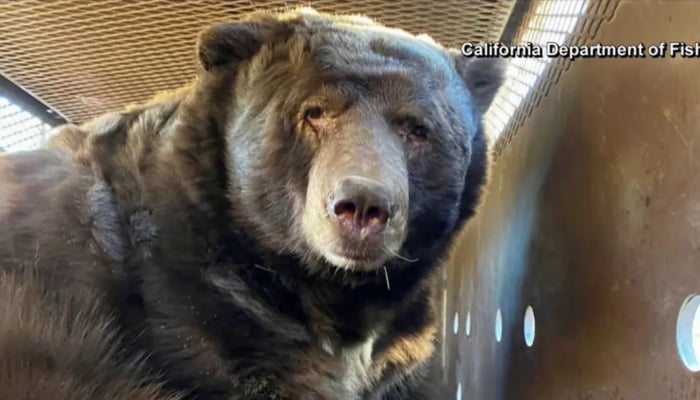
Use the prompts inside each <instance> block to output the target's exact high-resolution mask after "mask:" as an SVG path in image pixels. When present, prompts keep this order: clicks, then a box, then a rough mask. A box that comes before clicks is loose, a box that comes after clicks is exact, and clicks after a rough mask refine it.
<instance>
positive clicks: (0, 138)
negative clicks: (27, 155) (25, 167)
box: [0, 96, 51, 152]
mask: <svg viewBox="0 0 700 400" xmlns="http://www.w3.org/2000/svg"><path fill="white" fill-rule="evenodd" d="M50 129H51V126H49V125H47V124H45V123H44V122H42V121H41V120H40V119H39V118H37V117H35V116H34V115H32V114H30V113H28V112H27V111H25V110H23V109H21V108H20V107H18V106H17V105H16V104H13V103H12V102H10V100H8V99H7V98H5V97H2V96H0V152H2V151H23V150H32V149H35V148H37V147H39V145H40V144H41V141H42V140H43V139H44V135H45V134H46V133H47V132H48V131H49V130H50Z"/></svg>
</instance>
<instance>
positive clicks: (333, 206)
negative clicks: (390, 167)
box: [326, 176, 393, 242]
mask: <svg viewBox="0 0 700 400" xmlns="http://www.w3.org/2000/svg"><path fill="white" fill-rule="evenodd" d="M392 208H393V207H392V204H391V192H390V190H389V188H388V187H386V186H385V185H383V184H382V183H380V182H377V181H374V180H371V179H367V178H363V177H360V176H346V177H344V178H341V179H340V180H339V181H338V183H337V184H336V185H335V190H334V191H333V193H331V195H330V196H329V201H328V205H327V210H326V212H327V214H328V216H329V217H330V218H331V220H332V221H333V223H334V224H336V226H337V229H338V232H339V234H340V235H341V237H344V238H345V239H349V240H351V241H359V242H366V241H371V240H373V239H375V238H378V239H381V235H382V234H383V233H384V229H385V228H386V224H387V222H388V221H389V220H390V219H391V217H392V215H391V214H392Z"/></svg>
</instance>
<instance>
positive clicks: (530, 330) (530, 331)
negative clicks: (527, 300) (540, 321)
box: [523, 306, 535, 347]
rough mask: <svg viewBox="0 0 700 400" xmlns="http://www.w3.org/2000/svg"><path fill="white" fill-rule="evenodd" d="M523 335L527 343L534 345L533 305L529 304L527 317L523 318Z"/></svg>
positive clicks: (530, 345) (526, 312)
mask: <svg viewBox="0 0 700 400" xmlns="http://www.w3.org/2000/svg"><path fill="white" fill-rule="evenodd" d="M523 337H524V339H525V345H526V346H527V347H532V345H533V344H534V343H535V311H534V310H533V309H532V306H527V309H526V310H525V318H523Z"/></svg>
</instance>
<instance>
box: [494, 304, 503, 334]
mask: <svg viewBox="0 0 700 400" xmlns="http://www.w3.org/2000/svg"><path fill="white" fill-rule="evenodd" d="M493 331H494V332H493V333H494V336H496V341H497V342H500V341H501V338H502V337H503V317H502V316H501V309H500V308H499V309H498V311H497V312H496V323H495V324H494V329H493Z"/></svg>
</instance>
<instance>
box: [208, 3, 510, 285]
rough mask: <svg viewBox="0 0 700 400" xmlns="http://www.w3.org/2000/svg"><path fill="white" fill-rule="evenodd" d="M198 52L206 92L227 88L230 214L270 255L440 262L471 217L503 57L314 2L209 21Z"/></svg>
mask: <svg viewBox="0 0 700 400" xmlns="http://www.w3.org/2000/svg"><path fill="white" fill-rule="evenodd" d="M199 57H200V60H201V64H202V67H203V68H202V72H201V74H200V82H202V83H201V84H200V88H202V89H200V90H201V91H202V92H204V93H206V90H207V89H206V88H207V87H211V88H216V90H218V91H219V92H220V87H221V85H222V82H226V83H225V84H224V86H227V85H228V86H227V87H230V88H231V92H230V95H229V96H227V97H226V98H225V99H223V100H221V102H222V103H223V104H226V106H224V107H225V108H226V109H227V110H230V111H227V112H225V115H226V117H225V118H224V120H223V121H222V122H221V123H222V124H223V125H224V126H225V128H224V129H225V131H226V132H227V134H228V135H229V138H228V143H230V149H229V152H228V155H229V159H228V164H229V170H230V173H231V179H232V181H233V182H235V184H232V185H231V187H232V190H230V193H229V196H230V198H231V203H232V204H233V205H234V206H233V208H234V209H233V210H232V213H233V215H234V219H235V220H237V221H239V222H240V223H242V224H243V225H245V226H246V227H247V228H248V229H249V230H250V231H251V232H255V234H254V235H253V236H255V237H257V238H261V240H260V242H261V243H262V244H263V246H265V247H267V248H268V250H269V251H271V252H273V253H278V254H285V255H289V256H293V257H297V258H300V259H302V260H303V262H302V264H303V265H304V266H305V267H306V268H308V269H309V270H310V272H328V271H329V270H333V269H343V270H344V271H365V272H366V271H372V270H375V269H377V268H380V267H382V266H387V265H401V264H405V263H410V261H411V260H415V259H421V258H425V257H427V258H431V257H433V256H434V255H435V253H436V250H438V249H436V248H435V246H436V245H440V246H441V248H440V249H439V250H442V248H443V247H444V246H442V245H443V244H444V242H445V241H446V239H448V238H449V237H450V235H451V234H453V233H454V231H455V230H456V229H457V228H458V227H459V224H460V222H461V221H462V220H464V219H465V218H466V217H468V216H469V215H470V213H471V212H472V210H473V207H474V205H475V203H476V200H477V199H478V192H479V190H480V187H481V184H482V183H483V180H484V172H485V167H484V165H483V163H484V162H485V154H484V152H485V146H484V143H483V137H482V132H481V121H480V120H481V114H482V113H483V111H484V110H485V109H486V107H488V105H489V103H490V102H491V99H492V98H493V95H494V93H495V90H496V88H497V87H498V86H499V84H500V80H501V68H500V66H499V63H498V62H497V61H495V60H468V59H466V58H464V57H463V56H461V55H459V54H458V53H457V52H451V51H448V50H445V49H444V48H442V47H440V46H439V45H437V44H435V43H434V42H432V41H431V40H430V39H429V38H426V37H416V36H413V35H410V34H408V33H405V32H403V31H400V30H395V29H389V28H385V27H383V26H381V25H379V24H376V23H374V22H372V21H370V20H368V19H365V18H360V17H330V16H327V15H322V14H318V13H316V12H314V11H312V10H301V11H296V12H293V13H288V14H281V15H271V14H263V15H261V16H257V17H254V18H252V19H251V20H249V21H245V22H239V23H232V24H223V25H217V26H214V27H212V28H210V29H209V30H207V31H205V32H204V33H203V34H202V35H201V37H200V41H199ZM219 96H220V95H219Z"/></svg>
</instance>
